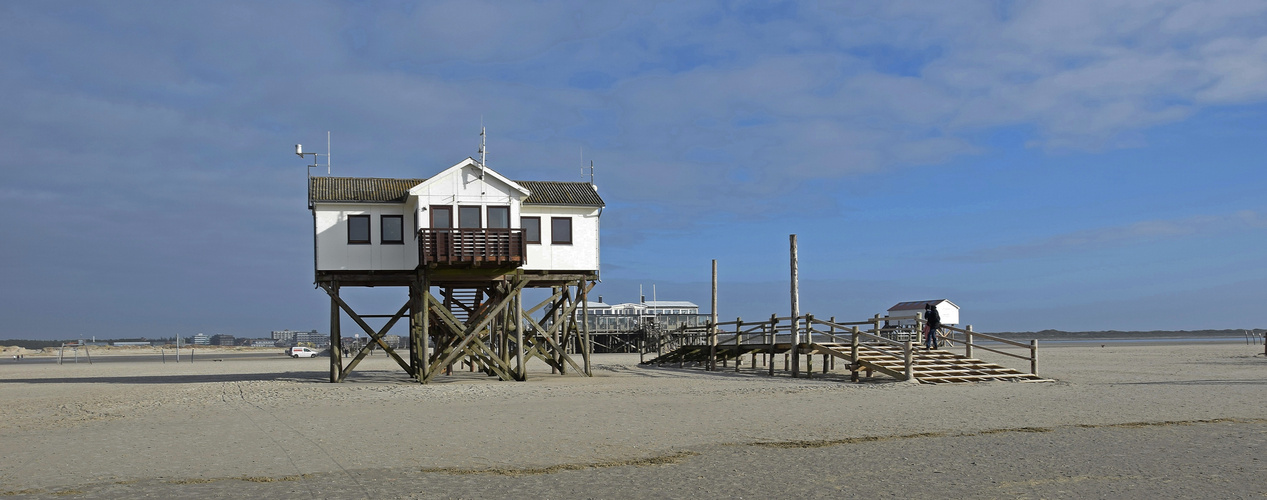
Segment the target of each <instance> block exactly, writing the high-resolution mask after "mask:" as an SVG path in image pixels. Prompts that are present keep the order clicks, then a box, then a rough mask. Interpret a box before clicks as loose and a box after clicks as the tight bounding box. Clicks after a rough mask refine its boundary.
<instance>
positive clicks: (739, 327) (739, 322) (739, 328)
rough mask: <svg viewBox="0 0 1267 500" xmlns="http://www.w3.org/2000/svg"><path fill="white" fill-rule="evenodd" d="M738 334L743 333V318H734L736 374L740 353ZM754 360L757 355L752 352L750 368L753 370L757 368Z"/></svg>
mask: <svg viewBox="0 0 1267 500" xmlns="http://www.w3.org/2000/svg"><path fill="white" fill-rule="evenodd" d="M740 332H743V318H740V317H736V318H735V372H736V373H737V372H739V353H740V352H742V351H740V350H739V343H740V340H739V335H740ZM756 359H757V353H756V352H753V353H752V360H753V365H752V367H753V368H756V367H757V365H756Z"/></svg>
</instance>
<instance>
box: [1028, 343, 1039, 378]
mask: <svg viewBox="0 0 1267 500" xmlns="http://www.w3.org/2000/svg"><path fill="white" fill-rule="evenodd" d="M1029 373H1030V374H1032V375H1038V339H1033V340H1030V341H1029Z"/></svg>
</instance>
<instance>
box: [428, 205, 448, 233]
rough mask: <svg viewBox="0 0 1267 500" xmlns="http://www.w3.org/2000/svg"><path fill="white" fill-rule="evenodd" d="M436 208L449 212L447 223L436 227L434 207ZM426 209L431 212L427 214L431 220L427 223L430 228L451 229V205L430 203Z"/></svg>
mask: <svg viewBox="0 0 1267 500" xmlns="http://www.w3.org/2000/svg"><path fill="white" fill-rule="evenodd" d="M437 208H440V209H444V210H445V211H447V212H448V213H449V220H448V221H447V222H448V225H447V226H445V227H436V209H437ZM427 210H428V211H429V212H431V215H430V216H429V219H428V220H430V221H431V222H430V224H429V226H430V227H431V229H452V228H453V205H431V207H430V208H428V209H427Z"/></svg>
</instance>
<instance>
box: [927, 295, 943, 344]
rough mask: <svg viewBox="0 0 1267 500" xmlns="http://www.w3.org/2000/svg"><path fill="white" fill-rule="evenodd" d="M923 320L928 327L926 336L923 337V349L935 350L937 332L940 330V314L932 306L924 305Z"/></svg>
mask: <svg viewBox="0 0 1267 500" xmlns="http://www.w3.org/2000/svg"><path fill="white" fill-rule="evenodd" d="M924 319H925V320H926V323H925V324H926V325H928V334H926V335H924V347H925V348H926V349H928V350H930V351H931V350H933V349H936V348H937V330H940V329H941V313H938V312H937V308H936V307H933V305H932V304H924Z"/></svg>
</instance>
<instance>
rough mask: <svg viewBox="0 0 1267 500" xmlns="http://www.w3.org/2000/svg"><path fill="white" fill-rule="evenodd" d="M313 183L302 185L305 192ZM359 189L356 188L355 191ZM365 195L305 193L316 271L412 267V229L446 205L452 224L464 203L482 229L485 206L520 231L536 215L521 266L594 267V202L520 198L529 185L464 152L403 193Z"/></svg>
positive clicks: (599, 209) (596, 227)
mask: <svg viewBox="0 0 1267 500" xmlns="http://www.w3.org/2000/svg"><path fill="white" fill-rule="evenodd" d="M318 180H319V181H323V180H322V179H318ZM325 180H330V181H331V185H333V184H334V182H335V181H339V180H347V181H356V180H357V179H331V178H325ZM363 180H366V181H384V182H383V183H382V184H384V185H387V184H390V183H392V182H395V183H399V182H402V181H404V180H397V179H363ZM556 184H560V185H563V184H567V185H568V188H569V189H577V186H576V184H579V183H556ZM584 188H585V189H590V190H591V191H590V192H589V194H590V195H592V198H593V199H595V200H597V199H598V198H597V193H595V192H593V191H592V189H593V188H592V186H589V185H588V184H585V185H584ZM313 189H314V188H313V187H312V185H310V190H313ZM582 191H583V189H582ZM364 194H365V193H356V195H357V196H362V195H364ZM373 194H374V193H370V195H366V196H363V197H364V198H369V201H356V202H348V201H346V200H343V199H342V198H347V197H351V196H350V195H348V196H343V195H340V194H338V193H336V194H334V195H325V194H323V195H319V196H317V197H316V198H315V199H314V198H310V199H311V200H312V202H311V205H312V210H313V224H314V231H315V253H316V270H317V271H412V270H414V269H416V268H417V266H418V255H419V252H418V244H419V240H418V238H417V237H416V235H417V233H418V230H421V229H428V228H431V227H432V225H433V224H432V222H433V218H434V217H436V214H445V213H446V211H447V215H448V223H449V227H459V220H460V214H461V213H463V212H462V210H463V209H467V212H465V213H474V210H475V209H478V214H479V223H478V226H479V227H480V228H488V227H490V221H489V217H490V214H492V213H493V212H492V211H491V210H490V208H492V209H493V210H497V211H499V212H500V211H501V210H502V209H506V210H507V211H508V214H509V220H508V223H509V226H510V228H512V229H523V226H522V221H523V220H524V219H523V218H525V217H533V218H536V220H539V221H540V238H539V240H540V241H539V242H530V243H527V245H526V255H525V264H524V265H523V266H522V269H525V270H533V271H581V272H597V271H598V270H599V247H598V244H599V239H598V234H599V222H598V219H599V215H600V214H601V213H602V205H601V200H599V201H598V203H595V204H589V205H585V204H576V203H571V204H569V203H564V202H566V201H567V200H551V199H549V198H548V197H546V199H545V202H539V203H525V200H528V198H529V197H530V196H531V195H532V194H533V193H532V192H531V191H530V190H528V189H527V188H525V187H524V186H522V185H520V184H519V183H516V182H515V181H512V180H510V179H507V178H505V177H503V176H502V175H501V174H498V173H497V172H494V171H493V170H491V169H487V168H480V165H479V163H478V162H476V161H475V160H472V159H469V158H468V159H466V160H464V161H462V162H460V163H458V164H457V165H454V166H452V167H449V168H448V169H445V170H444V171H442V172H440V173H438V174H436V175H435V176H433V177H431V178H428V179H425V180H420V182H418V183H417V184H414V185H412V187H409V188H408V189H407V191H402V192H401V193H399V196H397V198H399V199H392V200H381V201H380V200H375V199H373V196H372V195H373ZM392 194H395V193H392ZM311 196H313V194H312V192H310V197H311ZM538 198H542V197H540V196H539V197H538ZM552 201H554V203H552ZM354 216H369V219H368V220H369V228H370V231H369V241H368V242H361V241H357V242H352V241H351V238H350V236H349V220H351V219H353V218H355V217H354ZM384 216H388V217H389V218H388V219H387V220H388V221H392V222H391V223H394V221H395V219H394V218H393V217H391V216H399V217H401V219H400V220H401V225H402V226H403V238H402V240H403V241H402V242H400V243H394V242H385V241H384V240H383V234H382V232H383V231H382V229H383V224H384V223H385V222H384V219H383V217H384ZM555 219H558V220H559V222H558V223H559V224H562V225H564V226H566V225H570V228H571V239H570V241H565V242H560V241H558V239H559V238H557V237H556V236H558V235H556V234H555V233H554V231H553V230H552V228H553V226H554V224H553V221H554V220H555ZM359 220H360V221H364V220H365V219H364V218H362V219H359ZM442 225H443V224H441V226H442Z"/></svg>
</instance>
